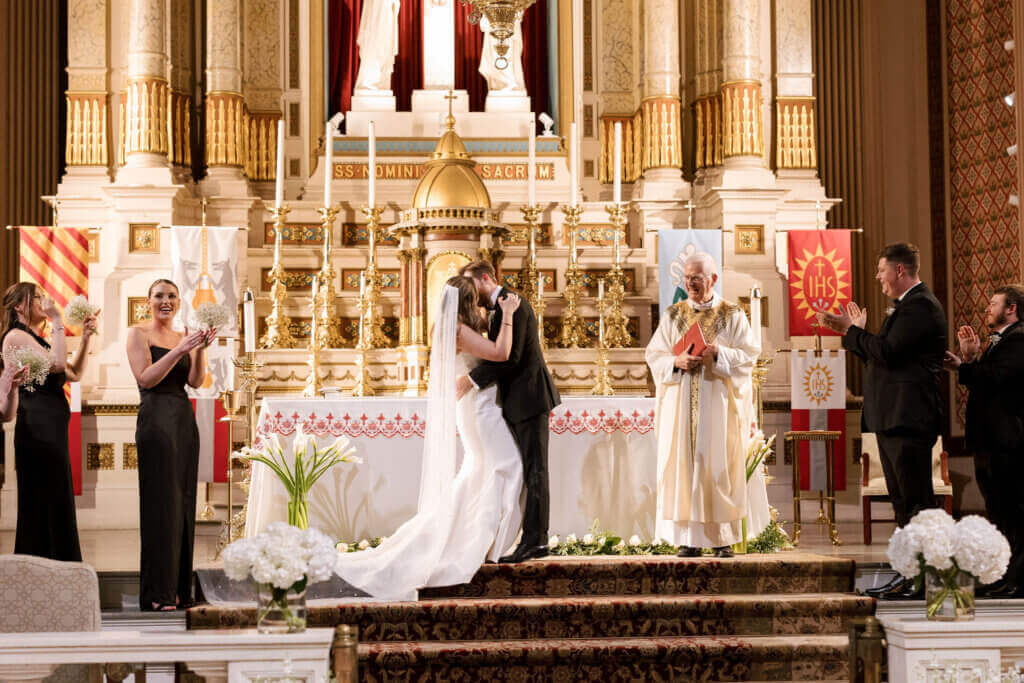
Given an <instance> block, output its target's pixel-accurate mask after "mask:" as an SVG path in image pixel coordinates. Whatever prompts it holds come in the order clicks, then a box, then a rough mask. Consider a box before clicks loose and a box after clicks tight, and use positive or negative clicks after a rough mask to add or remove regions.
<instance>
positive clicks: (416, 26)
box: [327, 0, 423, 116]
mask: <svg viewBox="0 0 1024 683" xmlns="http://www.w3.org/2000/svg"><path fill="white" fill-rule="evenodd" d="M362 11H363V0H330V4H329V5H328V13H329V16H328V29H329V30H328V39H327V49H328V88H329V91H330V100H329V102H330V107H329V108H330V110H331V111H329V112H328V116H330V115H331V114H334V113H335V112H339V111H341V112H347V111H348V110H350V109H351V108H352V90H353V89H354V88H355V86H356V76H357V75H358V73H359V46H358V45H357V44H356V37H357V36H358V35H359V17H360V15H361V14H362ZM422 34H423V2H422V0H402V5H401V8H400V9H399V11H398V44H399V45H400V48H399V51H398V56H397V57H395V70H394V73H393V74H392V75H391V90H392V91H393V92H394V93H395V96H396V98H397V100H398V110H399V111H409V110H410V108H411V105H412V91H413V90H417V89H419V88H422V87H423V40H422V37H421V36H422Z"/></svg>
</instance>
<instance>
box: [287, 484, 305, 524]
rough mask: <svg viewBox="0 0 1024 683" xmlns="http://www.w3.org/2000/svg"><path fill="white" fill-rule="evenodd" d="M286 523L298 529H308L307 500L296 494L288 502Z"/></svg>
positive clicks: (303, 495)
mask: <svg viewBox="0 0 1024 683" xmlns="http://www.w3.org/2000/svg"><path fill="white" fill-rule="evenodd" d="M288 523H289V524H291V525H292V526H294V527H298V528H300V529H308V528H309V499H308V498H306V495H305V494H301V493H297V494H295V495H294V496H293V497H292V498H291V499H290V500H289V501H288Z"/></svg>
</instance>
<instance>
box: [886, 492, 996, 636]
mask: <svg viewBox="0 0 1024 683" xmlns="http://www.w3.org/2000/svg"><path fill="white" fill-rule="evenodd" d="M887 555H888V557H889V562H890V563H891V564H892V568H893V569H895V570H896V571H897V572H899V573H900V574H901V575H902V576H904V577H906V578H908V579H914V581H915V585H916V586H917V587H918V588H920V586H921V583H922V582H923V581H924V580H925V578H926V577H929V576H930V577H932V579H934V580H936V581H937V582H938V583H939V584H941V587H940V589H939V590H937V591H936V592H935V594H934V595H933V596H929V597H926V601H927V607H926V614H927V616H928V617H929V618H933V617H934V616H935V615H936V614H937V613H938V612H939V610H941V609H942V607H943V603H945V601H946V600H947V599H952V601H953V607H954V609H955V611H956V612H960V611H969V610H971V609H973V607H974V596H973V593H970V594H969V593H967V592H965V590H964V588H963V587H962V586H961V584H960V578H961V575H963V574H967V575H969V576H970V577H973V578H974V579H976V580H978V581H980V582H981V583H992V582H994V581H998V580H999V579H1000V578H1001V577H1002V576H1003V574H1004V573H1005V572H1006V567H1007V565H1008V564H1009V563H1010V544H1009V543H1008V542H1007V540H1006V537H1005V536H1003V534H1002V533H1000V532H999V530H998V529H997V528H996V527H995V526H994V525H993V524H992V523H991V522H989V521H988V520H987V519H985V518H983V517H979V516H977V515H968V516H967V517H964V518H963V519H961V520H960V521H959V522H956V521H954V520H953V518H952V517H950V516H949V513H947V512H946V511H945V510H941V509H937V508H936V509H931V510H922V511H921V512H919V513H917V514H916V515H914V518H913V519H911V520H910V523H909V524H907V525H906V526H905V527H903V528H901V529H897V530H896V531H895V533H893V535H892V538H890V539H889V549H888V551H887Z"/></svg>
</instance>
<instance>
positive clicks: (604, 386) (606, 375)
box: [590, 344, 615, 396]
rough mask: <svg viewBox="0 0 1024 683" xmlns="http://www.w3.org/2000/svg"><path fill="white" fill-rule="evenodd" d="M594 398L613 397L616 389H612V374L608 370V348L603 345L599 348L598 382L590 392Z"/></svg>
mask: <svg viewBox="0 0 1024 683" xmlns="http://www.w3.org/2000/svg"><path fill="white" fill-rule="evenodd" d="M590 393H591V395H593V396H612V395H614V394H615V389H613V388H612V377H611V372H609V370H608V348H607V347H606V346H605V345H604V344H601V345H599V346H598V347H597V382H595V383H594V388H593V389H591V390H590Z"/></svg>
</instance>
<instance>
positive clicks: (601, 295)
mask: <svg viewBox="0 0 1024 683" xmlns="http://www.w3.org/2000/svg"><path fill="white" fill-rule="evenodd" d="M602 299H604V278H602V279H600V280H598V281H597V300H598V301H601V300H602Z"/></svg>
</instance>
